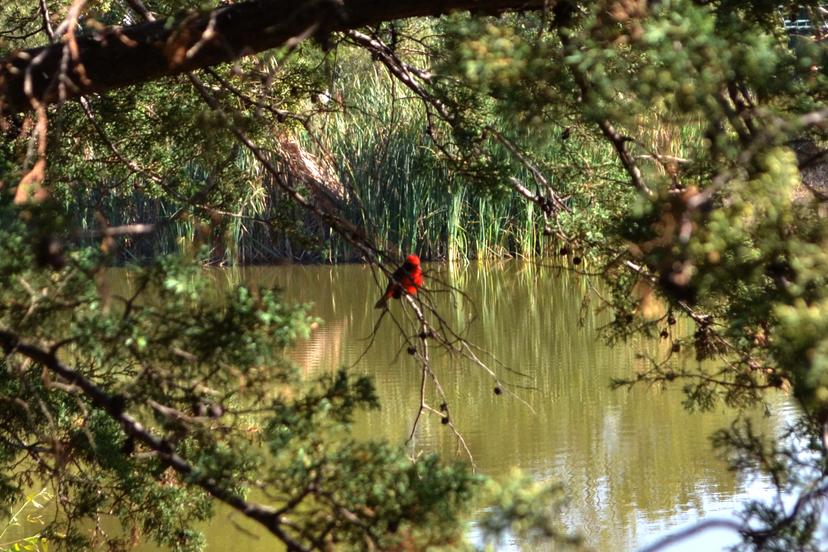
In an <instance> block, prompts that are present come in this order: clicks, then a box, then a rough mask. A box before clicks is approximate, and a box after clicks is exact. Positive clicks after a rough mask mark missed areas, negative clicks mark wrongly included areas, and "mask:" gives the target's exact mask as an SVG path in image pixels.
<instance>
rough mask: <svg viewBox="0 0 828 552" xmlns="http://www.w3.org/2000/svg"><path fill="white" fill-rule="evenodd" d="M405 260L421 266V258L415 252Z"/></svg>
mask: <svg viewBox="0 0 828 552" xmlns="http://www.w3.org/2000/svg"><path fill="white" fill-rule="evenodd" d="M405 262H407V263H409V264H413V265H414V266H420V258H419V257H418V256H417V255H414V254H413V253H412V254H411V255H409V256H408V257H406V258H405Z"/></svg>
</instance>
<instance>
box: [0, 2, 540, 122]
mask: <svg viewBox="0 0 828 552" xmlns="http://www.w3.org/2000/svg"><path fill="white" fill-rule="evenodd" d="M550 3H551V2H550V1H549V0H395V1H393V2H391V1H384V0H381V1H378V0H339V1H334V0H308V1H304V2H296V1H294V0H258V1H252V2H242V3H238V4H232V5H229V6H221V7H218V8H216V9H214V10H211V11H205V12H192V13H187V14H184V15H179V16H177V17H172V18H167V19H159V20H157V21H149V22H146V23H141V24H138V25H131V26H128V27H107V28H105V29H103V30H102V31H100V32H95V33H92V34H88V35H83V36H77V37H75V39H74V40H75V43H73V44H72V47H73V55H72V56H70V57H71V59H70V62H69V64H68V67H66V66H65V65H64V67H63V69H62V67H61V65H62V64H65V62H66V59H67V56H66V51H67V50H66V49H67V48H68V47H69V44H68V42H66V41H64V42H62V43H57V44H51V45H47V46H42V47H39V48H32V49H28V50H21V51H17V52H14V53H12V54H10V55H8V56H6V58H5V59H2V60H0V111H3V112H7V113H8V112H20V111H26V110H29V109H31V108H32V102H33V101H34V102H36V103H38V102H39V103H54V102H56V101H59V100H63V99H70V98H75V97H77V96H80V95H84V94H89V93H95V92H104V91H106V90H112V89H116V88H122V87H125V86H130V85H134V84H139V83H145V82H150V81H153V80H157V79H160V78H162V77H166V76H171V75H177V74H181V73H185V72H189V71H192V70H194V69H200V68H203V67H209V66H212V65H217V64H220V63H225V62H228V61H233V60H236V59H239V58H241V57H244V56H248V55H251V54H255V53H257V52H261V51H264V50H268V49H271V48H275V47H278V46H284V45H288V44H290V43H294V42H296V41H298V40H301V39H302V38H305V37H307V36H311V35H326V34H328V33H332V32H338V31H345V30H348V29H356V28H359V27H363V26H366V25H375V24H378V23H381V22H383V21H392V20H396V19H404V18H409V17H422V16H437V15H443V14H446V13H450V12H455V11H463V10H473V11H479V12H483V13H499V12H503V11H507V10H535V9H541V8H544V7H545V6H546V7H548V5H549V4H550ZM75 44H76V45H77V50H76V54H75V50H74V46H75ZM61 84H62V86H61ZM61 92H62V93H63V96H64V97H61Z"/></svg>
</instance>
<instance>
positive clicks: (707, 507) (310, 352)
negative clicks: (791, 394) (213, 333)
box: [207, 263, 795, 551]
mask: <svg viewBox="0 0 828 552" xmlns="http://www.w3.org/2000/svg"><path fill="white" fill-rule="evenodd" d="M428 271H429V272H427V278H429V280H428V281H429V282H430V284H428V283H427V285H431V286H433V287H435V288H436V287H439V286H438V285H437V284H435V283H433V282H434V281H435V280H436V279H440V280H443V281H445V282H449V283H451V284H452V285H454V286H456V287H457V288H459V289H461V290H463V291H464V292H465V293H466V294H467V296H468V297H469V299H470V300H471V301H470V302H459V303H458V302H454V301H452V300H451V299H450V297H449V295H448V294H445V293H442V294H438V293H434V294H433V297H435V302H436V304H437V305H438V306H439V307H440V312H441V313H444V316H445V317H446V318H447V319H448V320H450V321H451V323H452V324H453V325H454V326H455V327H456V328H460V329H464V330H465V331H466V336H467V337H468V339H470V340H471V341H472V342H474V343H476V344H478V345H480V346H481V347H484V348H486V349H487V350H489V351H491V352H492V353H494V354H495V355H496V356H497V358H498V359H499V361H501V362H502V363H503V364H504V365H505V366H506V367H509V368H512V369H514V370H518V371H520V372H523V373H526V374H529V375H530V377H529V378H528V379H527V378H521V377H519V376H515V375H513V374H510V373H509V372H508V371H506V370H504V369H500V370H499V373H500V374H502V375H503V377H504V378H505V379H509V380H511V381H514V382H515V383H519V384H521V385H524V386H529V387H532V388H533V389H531V390H520V389H515V392H516V393H517V394H518V395H519V396H520V397H521V398H522V399H523V400H525V401H526V402H527V403H528V404H529V405H530V406H531V409H530V408H529V407H527V406H526V405H525V404H522V403H521V402H520V401H519V400H517V399H516V398H514V397H511V396H509V395H507V394H504V395H500V396H497V395H495V394H494V393H493V385H494V384H493V382H492V380H491V378H490V377H488V376H487V375H485V374H484V373H483V372H482V371H481V370H480V369H479V368H478V367H476V366H475V365H473V364H471V363H469V362H464V361H460V360H458V359H456V358H448V357H446V356H444V355H443V356H441V355H436V358H435V359H434V367H435V371H436V373H437V374H438V376H439V378H440V380H441V382H442V384H443V386H444V388H445V391H446V394H447V395H448V399H449V404H450V406H451V408H452V409H453V419H454V422H455V424H456V425H457V427H458V428H459V430H460V431H461V432H462V434H463V435H464V437H465V439H466V441H467V442H468V444H469V447H470V448H471V450H472V452H473V454H474V459H475V462H476V463H477V465H478V467H479V469H480V470H481V471H482V472H483V473H486V474H489V475H492V476H498V475H501V474H505V473H507V472H508V471H509V470H511V469H512V468H513V467H519V468H521V469H523V470H525V471H527V472H529V473H531V474H533V476H534V477H536V478H537V479H540V480H555V481H562V482H563V483H564V484H565V485H566V488H567V490H568V492H569V496H570V504H569V507H568V510H567V512H566V515H565V519H564V522H565V524H566V526H567V527H569V528H571V529H572V530H577V531H580V532H581V533H582V534H583V535H584V536H585V538H586V541H587V543H588V544H589V545H591V546H592V547H593V548H595V549H597V550H630V549H635V548H636V547H639V546H642V545H646V544H648V543H650V542H652V541H653V540H655V539H656V538H657V537H658V536H659V535H662V534H664V532H665V531H669V530H670V529H675V528H678V527H682V526H686V525H688V524H691V523H692V522H694V521H695V520H698V519H700V518H703V517H709V516H727V515H732V512H733V511H734V510H736V509H738V507H739V504H740V502H741V501H743V500H745V499H746V498H747V497H762V496H767V495H768V494H769V486H768V484H767V482H766V481H764V480H763V479H762V478H761V477H749V478H744V477H737V476H735V475H733V474H731V473H729V472H728V471H727V470H726V469H725V465H724V463H723V462H721V461H720V460H718V459H717V458H716V457H715V456H714V454H713V453H712V451H711V447H710V443H709V436H710V434H711V433H712V432H713V431H714V430H716V429H719V428H721V427H724V426H726V425H727V424H729V422H730V421H731V420H732V419H733V416H734V413H733V412H729V411H726V410H724V409H721V410H717V411H715V412H708V413H703V414H700V413H692V414H690V413H687V412H686V411H685V410H684V409H683V407H682V406H681V400H682V393H681V391H680V385H676V386H675V387H674V388H667V389H664V388H661V387H640V388H635V389H633V390H631V391H626V390H616V391H612V390H610V389H609V381H610V378H611V377H613V376H625V375H629V374H630V373H632V372H633V371H634V370H635V369H636V367H637V366H639V365H640V363H642V362H643V361H642V360H640V359H638V358H637V356H636V355H637V353H641V352H648V353H650V354H654V353H657V352H659V350H661V351H662V352H664V351H665V350H666V348H667V347H669V345H668V344H667V343H666V342H659V341H657V340H656V341H633V342H630V343H625V344H622V345H617V346H614V347H608V346H606V345H605V344H604V343H603V341H602V340H601V339H600V338H599V336H598V328H599V327H600V325H601V324H602V323H603V322H605V319H604V318H602V315H600V314H598V315H596V314H594V313H593V312H592V310H593V309H587V310H582V309H581V305H582V299H583V297H584V295H585V293H586V291H587V290H586V288H585V285H584V282H583V280H581V279H578V278H574V277H570V276H569V275H567V274H566V273H557V272H555V271H553V270H551V269H543V268H538V267H534V266H531V265H525V264H518V263H506V264H503V265H499V266H489V267H486V268H485V269H482V268H477V267H475V266H470V267H463V268H458V269H456V270H451V271H449V270H448V268H447V267H445V266H430V267H428ZM217 280H218V281H219V282H222V283H225V282H226V283H228V284H229V283H234V282H238V281H241V280H244V281H248V282H255V283H257V284H258V285H260V286H277V287H280V288H282V289H284V291H285V295H286V297H287V298H288V299H289V300H291V301H297V302H303V303H305V302H310V303H313V305H314V307H313V313H314V314H315V315H316V316H318V317H320V318H321V319H323V320H324V322H323V324H322V325H321V326H320V327H319V328H318V329H317V330H316V331H315V332H314V334H313V336H312V337H311V339H310V340H308V341H305V342H302V343H300V344H298V345H297V346H296V347H295V349H294V350H293V351H292V353H291V354H292V356H293V358H295V360H296V362H297V363H298V364H299V365H300V366H301V367H302V370H303V371H304V373H306V374H307V375H308V376H312V375H314V374H319V373H322V372H326V371H330V370H334V369H335V368H337V367H339V366H343V365H347V366H351V370H353V371H355V372H357V373H360V374H370V375H371V376H373V377H374V379H375V381H376V385H377V388H378V392H379V395H380V398H381V401H382V410H380V411H379V412H373V413H370V414H367V415H365V416H363V417H362V418H361V419H360V420H359V424H358V432H359V434H360V435H363V436H365V437H372V438H373V437H379V436H382V437H385V438H387V439H390V440H391V441H395V442H401V441H404V440H405V438H406V437H407V436H408V433H409V431H410V429H411V424H412V422H413V420H414V416H415V415H416V412H417V408H418V405H419V381H420V375H419V371H418V367H417V366H416V365H415V363H414V361H413V360H412V359H411V357H409V356H408V355H407V354H405V352H404V351H402V353H400V349H401V347H402V346H403V344H402V343H401V340H400V337H399V331H398V330H397V329H396V327H394V325H393V321H392V320H391V319H390V317H388V316H386V317H385V319H384V320H383V322H382V325H381V326H380V328H379V330H378V333H377V337H376V339H375V340H374V343H373V345H372V346H371V348H370V349H369V350H368V351H367V352H366V351H365V349H366V347H367V346H368V341H367V340H366V339H365V338H366V337H367V336H369V335H370V333H371V330H372V328H373V327H374V324H375V323H376V321H377V319H378V317H379V315H380V311H377V310H374V309H373V304H374V303H375V301H376V299H377V297H378V296H379V293H380V288H379V287H378V284H377V283H376V282H375V280H374V278H373V276H372V272H371V270H370V269H369V268H367V267H363V266H356V265H352V266H338V267H319V266H314V267H279V268H251V269H230V270H226V271H222V272H221V273H219V274H217ZM391 311H392V313H393V314H395V315H397V316H398V317H400V318H401V319H404V317H403V315H402V306H401V305H400V303H399V302H394V304H393V305H392V306H391ZM470 318H474V319H473V320H471V321H470ZM410 331H411V332H412V333H414V332H415V329H414V328H413V326H412V327H411V330H410ZM363 355H364V356H363ZM361 356H362V358H361V360H360V357H361ZM680 362H695V360H694V359H693V358H691V357H690V356H688V358H686V359H682V360H681V361H680ZM433 404H439V401H436V402H433ZM772 407H773V408H772V409H773V411H774V413H775V414H774V416H772V417H771V418H766V419H762V420H761V421H760V425H764V426H765V427H766V428H767V429H768V430H773V428H774V427H775V426H776V425H778V424H779V423H780V420H782V419H784V418H790V417H792V416H794V415H795V410H794V408H793V406H792V405H791V404H790V403H789V402H788V401H787V400H786V399H785V398H784V397H782V396H776V397H772ZM415 446H416V447H417V449H418V450H429V451H430V450H436V451H439V452H440V453H442V454H444V455H445V456H447V457H455V456H458V457H463V454H462V453H460V452H458V447H457V443H456V441H455V439H454V437H453V436H452V434H451V432H450V431H449V430H447V428H446V426H443V425H441V424H440V423H439V420H438V419H436V418H435V417H433V416H432V417H426V418H425V420H424V421H422V422H421V423H420V425H419V429H418V431H417V433H416V438H415ZM236 523H238V524H241V525H244V526H245V527H248V526H247V525H246V524H245V523H244V521H243V520H240V519H238V517H237V516H233V517H232V519H231V520H229V521H228V520H227V519H226V518H225V517H222V516H219V517H217V518H216V519H215V520H214V522H213V524H212V526H211V527H210V528H208V529H207V532H208V538H209V541H210V549H211V550H230V549H245V550H251V551H259V550H261V551H264V550H268V551H269V550H272V549H273V541H272V539H270V538H268V537H267V536H262V537H260V538H258V539H257V538H255V537H252V536H250V535H248V534H246V533H244V532H239V531H238V530H235V529H233V524H236ZM251 529H253V530H254V532H255V533H258V534H260V535H261V532H259V531H257V530H255V528H251ZM733 542H735V537H734V536H733V535H732V534H730V533H728V532H715V531H714V532H708V533H705V534H703V535H702V536H700V537H697V538H695V539H693V540H690V541H686V542H685V543H684V544H683V545H681V546H677V547H673V548H671V550H688V551H689V550H698V549H700V548H701V547H704V548H705V549H706V550H708V551H713V550H720V549H722V548H723V547H725V546H727V545H728V544H732V543H733ZM242 544H243V545H242ZM511 547H512V548H515V549H518V548H520V543H513V544H512V546H511Z"/></svg>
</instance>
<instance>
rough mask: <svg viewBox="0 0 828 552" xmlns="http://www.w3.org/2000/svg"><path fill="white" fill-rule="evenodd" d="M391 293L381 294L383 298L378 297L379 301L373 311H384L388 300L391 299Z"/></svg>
mask: <svg viewBox="0 0 828 552" xmlns="http://www.w3.org/2000/svg"><path fill="white" fill-rule="evenodd" d="M391 293H392V292H391V291H387V292H385V293H384V294H383V296H382V297H380V299H379V301H377V304H376V305H374V308H375V309H384V308H386V307H387V306H388V298H389V297H391Z"/></svg>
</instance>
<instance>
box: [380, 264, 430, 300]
mask: <svg viewBox="0 0 828 552" xmlns="http://www.w3.org/2000/svg"><path fill="white" fill-rule="evenodd" d="M422 285H423V271H422V269H421V268H420V258H419V257H418V256H417V255H413V254H412V255H409V256H408V257H406V258H405V262H404V263H403V264H402V266H400V267H399V268H398V269H397V270H395V271H394V274H392V275H391V281H390V282H388V287H387V288H385V293H384V294H383V295H382V297H380V300H379V301H377V304H376V305H374V308H375V309H384V308H386V307H387V306H388V299H390V298H392V297H393V298H394V299H399V298H400V297H402V294H403V293H407V294H408V295H415V294H416V293H417V290H418V289H419V288H420V287H421V286H422Z"/></svg>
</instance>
